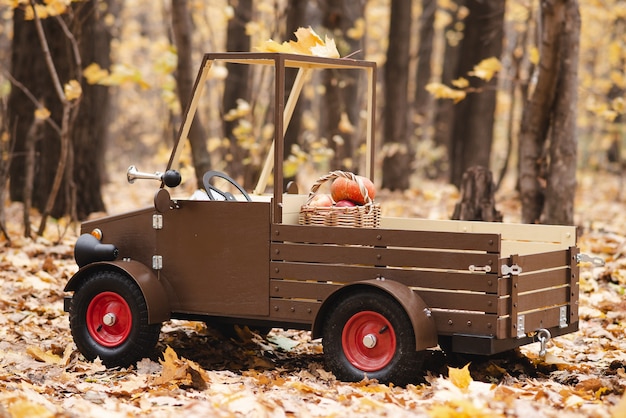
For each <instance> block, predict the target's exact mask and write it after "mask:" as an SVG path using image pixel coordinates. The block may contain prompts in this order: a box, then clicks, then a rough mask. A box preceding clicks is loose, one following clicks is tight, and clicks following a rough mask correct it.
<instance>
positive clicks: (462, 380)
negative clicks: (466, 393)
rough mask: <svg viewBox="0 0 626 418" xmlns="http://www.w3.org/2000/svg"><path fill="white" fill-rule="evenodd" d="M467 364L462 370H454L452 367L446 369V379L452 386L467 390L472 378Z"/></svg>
mask: <svg viewBox="0 0 626 418" xmlns="http://www.w3.org/2000/svg"><path fill="white" fill-rule="evenodd" d="M469 365H470V364H469V363H467V364H466V365H465V366H464V367H463V368H462V369H456V368H454V367H448V377H449V379H450V381H451V382H452V383H453V384H454V386H456V387H458V388H459V389H467V388H468V387H469V385H470V383H472V376H471V375H470V372H469Z"/></svg>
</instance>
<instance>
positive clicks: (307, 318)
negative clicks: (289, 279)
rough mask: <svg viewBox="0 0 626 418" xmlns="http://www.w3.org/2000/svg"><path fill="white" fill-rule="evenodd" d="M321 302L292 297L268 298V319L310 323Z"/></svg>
mask: <svg viewBox="0 0 626 418" xmlns="http://www.w3.org/2000/svg"><path fill="white" fill-rule="evenodd" d="M320 306H322V304H321V302H311V301H302V300H292V299H273V298H272V299H270V319H271V320H276V321H287V322H294V323H302V324H312V323H313V321H314V319H315V316H316V315H317V311H319V309H320Z"/></svg>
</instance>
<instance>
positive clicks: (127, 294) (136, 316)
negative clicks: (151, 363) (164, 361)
mask: <svg viewBox="0 0 626 418" xmlns="http://www.w3.org/2000/svg"><path fill="white" fill-rule="evenodd" d="M103 295H111V296H112V297H113V298H118V300H119V301H121V300H122V299H123V300H124V301H125V302H126V304H127V314H128V316H129V319H130V321H129V323H128V326H127V330H128V332H127V335H124V336H122V337H120V341H119V342H117V341H114V342H111V344H109V346H107V345H106V344H105V345H103V344H102V343H101V342H99V341H98V339H97V338H94V335H93V334H92V332H90V330H89V325H88V321H90V320H89V319H88V315H87V313H88V309H89V306H90V304H92V303H95V302H94V301H97V300H99V299H101V298H102V297H103ZM69 316H70V329H71V332H72V337H73V338H74V342H75V343H76V346H77V347H78V350H79V351H80V352H81V353H82V354H83V355H84V356H85V358H87V359H88V360H94V359H96V358H97V357H99V358H100V359H101V360H102V362H103V364H104V365H106V366H107V367H118V366H119V367H128V366H130V365H131V364H134V363H135V362H137V361H138V360H141V359H142V358H145V357H148V356H149V355H150V354H151V353H152V351H153V350H154V348H155V346H156V344H157V342H158V340H159V334H160V332H161V326H162V324H161V323H158V324H149V323H148V307H147V304H146V301H145V298H144V296H143V294H142V292H141V289H139V286H137V284H136V283H135V282H134V281H133V280H132V279H131V278H130V277H127V276H126V275H124V274H122V273H120V272H117V271H108V270H101V271H97V272H94V273H93V274H92V275H91V276H89V277H88V278H86V279H85V281H84V282H83V284H82V285H81V286H80V288H79V289H77V290H76V291H75V292H74V296H73V297H72V300H71V303H70V308H69ZM92 321H94V320H93V319H92ZM90 325H91V326H93V325H95V324H90ZM100 327H102V325H100Z"/></svg>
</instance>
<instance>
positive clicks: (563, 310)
mask: <svg viewBox="0 0 626 418" xmlns="http://www.w3.org/2000/svg"><path fill="white" fill-rule="evenodd" d="M565 327H567V306H561V307H560V308H559V328H565Z"/></svg>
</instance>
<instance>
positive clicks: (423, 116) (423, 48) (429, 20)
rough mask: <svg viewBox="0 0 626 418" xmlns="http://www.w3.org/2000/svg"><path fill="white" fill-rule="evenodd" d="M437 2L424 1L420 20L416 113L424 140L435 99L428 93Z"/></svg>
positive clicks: (416, 76)
mask: <svg viewBox="0 0 626 418" xmlns="http://www.w3.org/2000/svg"><path fill="white" fill-rule="evenodd" d="M436 11H437V2H435V1H432V0H422V15H421V17H420V20H419V25H420V26H419V50H418V52H417V57H418V62H417V72H416V75H415V105H414V108H415V113H416V116H417V117H418V118H419V124H420V128H421V131H422V138H424V137H425V134H426V132H427V131H428V129H429V128H430V125H431V123H432V121H431V120H430V116H432V115H431V111H430V110H431V109H432V103H433V97H432V96H431V95H430V93H428V91H426V85H427V84H428V83H430V81H431V76H432V62H431V60H432V55H433V41H434V34H435V28H434V25H435V13H436Z"/></svg>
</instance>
